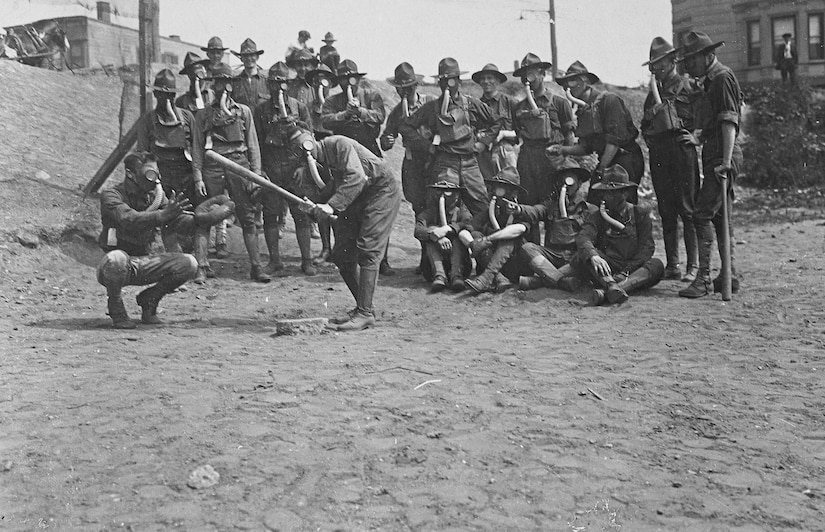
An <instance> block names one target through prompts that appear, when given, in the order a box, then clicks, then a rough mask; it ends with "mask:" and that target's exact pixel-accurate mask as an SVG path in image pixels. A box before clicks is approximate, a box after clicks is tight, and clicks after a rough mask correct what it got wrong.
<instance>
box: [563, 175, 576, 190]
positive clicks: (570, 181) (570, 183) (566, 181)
mask: <svg viewBox="0 0 825 532" xmlns="http://www.w3.org/2000/svg"><path fill="white" fill-rule="evenodd" d="M564 184H565V186H568V187H572V186H573V185H575V184H576V180H575V179H573V178H572V177H570V176H567V177H565V178H564Z"/></svg>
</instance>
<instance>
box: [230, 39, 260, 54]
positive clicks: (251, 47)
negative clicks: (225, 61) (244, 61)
mask: <svg viewBox="0 0 825 532" xmlns="http://www.w3.org/2000/svg"><path fill="white" fill-rule="evenodd" d="M262 53H264V51H263V50H258V45H257V44H255V41H253V40H252V39H246V40H245V41H244V42H242V43H241V51H240V52H235V51H232V54H233V55H236V56H238V57H241V56H244V55H261V54H262Z"/></svg>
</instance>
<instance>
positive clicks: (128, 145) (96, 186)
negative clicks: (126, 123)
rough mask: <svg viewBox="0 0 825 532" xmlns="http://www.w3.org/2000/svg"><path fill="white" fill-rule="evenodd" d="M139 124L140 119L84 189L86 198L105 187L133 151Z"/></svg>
mask: <svg viewBox="0 0 825 532" xmlns="http://www.w3.org/2000/svg"><path fill="white" fill-rule="evenodd" d="M138 124H140V119H139V118H138V119H137V120H135V123H134V124H133V125H132V127H131V128H130V129H129V131H127V132H126V135H124V136H123V138H122V139H120V142H118V144H117V146H115V149H114V150H112V153H110V154H109V157H107V158H106V160H105V161H104V162H103V165H102V166H101V167H100V169H98V171H97V172H95V175H94V176H93V177H92V179H91V180H90V181H89V182H88V183H87V184H86V188H84V189H83V196H84V197H86V196H88V195H89V194H94V193H95V192H97V191H98V190H100V187H101V186H103V183H105V182H106V180H107V179H108V178H109V176H110V175H111V174H112V172H113V171H114V170H115V168H117V166H118V165H119V164H120V161H122V160H123V158H124V157H126V154H128V153H129V150H131V149H132V146H134V145H135V143H136V142H137V138H138Z"/></svg>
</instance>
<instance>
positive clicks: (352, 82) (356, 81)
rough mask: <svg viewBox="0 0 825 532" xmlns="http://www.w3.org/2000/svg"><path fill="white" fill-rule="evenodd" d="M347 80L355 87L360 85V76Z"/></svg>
mask: <svg viewBox="0 0 825 532" xmlns="http://www.w3.org/2000/svg"><path fill="white" fill-rule="evenodd" d="M347 82H348V83H349V84H350V85H352V86H353V87H354V86H356V85H358V78H356V77H352V78H349V79H348V80H347Z"/></svg>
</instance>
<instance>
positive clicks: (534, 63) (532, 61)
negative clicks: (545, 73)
mask: <svg viewBox="0 0 825 532" xmlns="http://www.w3.org/2000/svg"><path fill="white" fill-rule="evenodd" d="M531 68H538V69H542V70H550V69H551V68H553V63H548V62H547V61H542V60H541V58H540V57H539V56H537V55H536V54H532V53H528V54H527V55H525V56H524V59H522V60H521V63H520V66H519V67H518V68H517V69H516V70H515V71H514V72H513V76H515V77H517V78H520V77H521V76H522V75H523V74H524V73H525V72H527V71H528V70H530V69H531Z"/></svg>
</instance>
